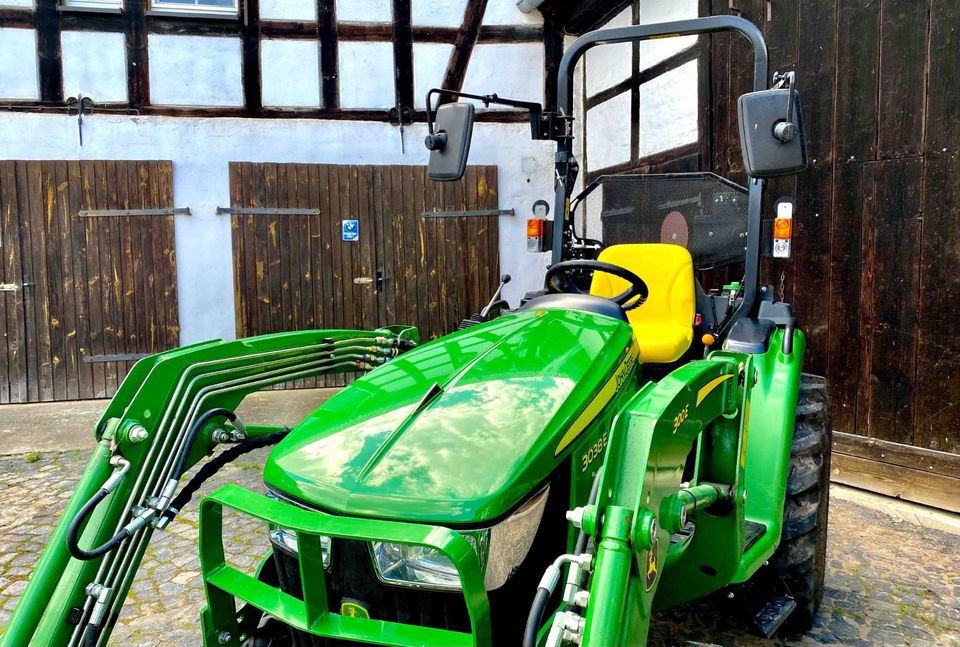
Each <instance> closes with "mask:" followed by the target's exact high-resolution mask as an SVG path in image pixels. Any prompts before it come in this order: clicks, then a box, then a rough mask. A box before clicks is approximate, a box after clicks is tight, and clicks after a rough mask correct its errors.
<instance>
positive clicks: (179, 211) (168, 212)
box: [77, 207, 190, 218]
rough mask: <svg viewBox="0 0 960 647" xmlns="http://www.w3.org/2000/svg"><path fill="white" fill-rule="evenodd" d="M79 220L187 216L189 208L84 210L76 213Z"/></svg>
mask: <svg viewBox="0 0 960 647" xmlns="http://www.w3.org/2000/svg"><path fill="white" fill-rule="evenodd" d="M77 215H78V216H80V217H81V218H103V217H118V216H189V215H190V208H189V207H170V208H165V209H85V210H82V211H78V212H77Z"/></svg>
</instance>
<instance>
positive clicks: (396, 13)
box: [393, 0, 413, 108]
mask: <svg viewBox="0 0 960 647" xmlns="http://www.w3.org/2000/svg"><path fill="white" fill-rule="evenodd" d="M411 23H412V18H411V12H410V0H393V69H394V74H395V79H394V87H395V88H396V91H397V105H398V106H400V107H402V108H413V30H412V27H411Z"/></svg>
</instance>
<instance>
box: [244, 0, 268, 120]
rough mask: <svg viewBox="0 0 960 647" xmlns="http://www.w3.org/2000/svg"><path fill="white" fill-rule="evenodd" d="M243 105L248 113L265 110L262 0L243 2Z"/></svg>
mask: <svg viewBox="0 0 960 647" xmlns="http://www.w3.org/2000/svg"><path fill="white" fill-rule="evenodd" d="M240 33H241V37H242V39H243V68H242V69H243V72H242V76H243V107H244V108H246V110H247V114H249V115H259V114H260V113H262V112H263V91H262V88H261V83H262V79H261V76H262V75H261V70H260V0H245V1H244V3H243V24H242V26H241V32H240Z"/></svg>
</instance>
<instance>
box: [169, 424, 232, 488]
mask: <svg viewBox="0 0 960 647" xmlns="http://www.w3.org/2000/svg"><path fill="white" fill-rule="evenodd" d="M217 416H223V417H224V418H226V419H227V420H229V421H230V422H236V421H237V414H235V413H234V412H233V411H230V409H223V408H217V409H210V410H209V411H207V412H205V413H204V414H203V415H202V416H200V417H199V418H197V420H196V422H194V423H193V426H191V427H190V431H188V432H187V437H186V439H185V440H184V442H183V445H182V446H181V447H180V453H179V454H177V462H176V463H174V466H173V473H172V474H171V475H170V478H173V479H176V480H179V479H180V477H181V476H183V473H184V472H186V471H187V470H186V464H187V456H189V455H190V449H191V447H193V443H194V441H195V440H196V439H197V436H198V435H199V434H200V430H201V429H203V427H204V425H206V424H207V423H208V422H210V420H211V419H213V418H216V417H217Z"/></svg>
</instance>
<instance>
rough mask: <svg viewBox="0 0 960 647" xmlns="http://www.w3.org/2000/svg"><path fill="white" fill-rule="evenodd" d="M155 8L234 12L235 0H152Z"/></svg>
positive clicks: (235, 8)
mask: <svg viewBox="0 0 960 647" xmlns="http://www.w3.org/2000/svg"><path fill="white" fill-rule="evenodd" d="M152 6H153V7H154V8H155V9H183V10H186V11H190V10H200V11H217V12H231V13H233V12H236V11H237V0H153V4H152Z"/></svg>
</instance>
